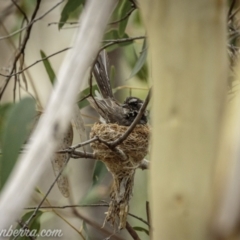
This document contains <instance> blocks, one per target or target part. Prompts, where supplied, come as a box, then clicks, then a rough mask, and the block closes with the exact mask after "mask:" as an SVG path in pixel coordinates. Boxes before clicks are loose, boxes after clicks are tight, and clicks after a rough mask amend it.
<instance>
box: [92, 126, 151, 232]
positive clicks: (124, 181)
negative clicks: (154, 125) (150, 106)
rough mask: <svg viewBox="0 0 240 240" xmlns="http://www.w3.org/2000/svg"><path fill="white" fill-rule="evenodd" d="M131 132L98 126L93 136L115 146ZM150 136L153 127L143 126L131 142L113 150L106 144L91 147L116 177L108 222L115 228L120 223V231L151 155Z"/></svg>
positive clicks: (127, 141)
mask: <svg viewBox="0 0 240 240" xmlns="http://www.w3.org/2000/svg"><path fill="white" fill-rule="evenodd" d="M127 129H128V127H126V126H121V125H118V124H102V123H95V124H94V125H93V127H92V129H91V133H90V136H91V138H93V137H95V136H98V137H99V138H100V139H102V140H104V141H106V142H111V141H114V140H116V139H118V138H119V137H120V136H121V135H122V134H124V133H125V132H126V130H127ZM149 134H150V131H149V127H148V126H147V125H140V124H139V125H137V126H136V127H135V128H134V130H133V131H132V132H131V134H130V135H129V136H128V137H127V139H125V140H124V141H123V142H122V143H121V144H119V145H118V146H117V147H116V148H114V149H110V148H109V147H108V146H107V145H106V144H104V143H102V142H99V141H95V142H92V143H91V147H92V148H93V150H94V153H95V155H96V158H97V159H99V160H101V161H102V162H104V163H105V165H106V167H107V168H108V170H109V172H111V174H112V176H113V185H112V189H111V193H110V199H111V201H110V204H109V209H108V212H107V216H106V219H105V222H106V221H109V222H110V223H112V224H113V225H115V223H116V222H117V221H119V224H118V227H119V229H122V228H125V226H126V219H127V214H128V210H129V200H130V198H131V196H132V189H133V183H134V174H135V170H136V168H137V167H138V166H139V164H140V163H141V161H142V160H143V158H144V157H145V156H146V155H147V152H148V143H149ZM105 222H104V223H105Z"/></svg>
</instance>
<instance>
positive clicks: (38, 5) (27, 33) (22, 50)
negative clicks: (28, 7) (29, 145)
mask: <svg viewBox="0 0 240 240" xmlns="http://www.w3.org/2000/svg"><path fill="white" fill-rule="evenodd" d="M40 3H41V0H37V4H36V7H35V9H34V11H33V14H32V17H31V21H34V18H35V17H36V15H37V12H38V10H39V7H40ZM32 26H33V25H32V24H31V25H30V24H29V26H28V28H27V30H26V33H25V36H24V39H23V42H22V44H21V46H20V49H19V51H18V53H17V55H16V56H15V58H14V61H13V65H12V69H11V71H10V74H9V75H10V76H9V77H8V78H7V79H6V80H5V85H4V86H3V88H2V89H1V93H0V100H1V98H2V96H3V93H4V91H5V89H6V87H7V85H8V83H9V81H10V79H11V75H12V74H13V72H14V71H15V69H16V65H17V61H18V60H19V58H20V57H21V55H22V54H24V51H25V47H26V45H27V42H28V39H29V37H30V33H31V30H32ZM0 39H1V38H0Z"/></svg>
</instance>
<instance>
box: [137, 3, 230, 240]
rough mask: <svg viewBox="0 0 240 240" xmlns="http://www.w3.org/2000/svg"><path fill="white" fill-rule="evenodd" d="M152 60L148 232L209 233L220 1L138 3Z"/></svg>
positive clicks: (165, 239)
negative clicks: (149, 217)
mask: <svg viewBox="0 0 240 240" xmlns="http://www.w3.org/2000/svg"><path fill="white" fill-rule="evenodd" d="M140 7H141V11H142V14H143V18H144V20H145V21H144V22H145V24H146V28H147V33H148V42H149V46H150V54H149V59H150V61H151V66H152V69H151V70H152V79H153V105H152V120H153V131H152V149H151V159H152V162H151V170H150V195H151V214H152V230H153V231H152V237H153V239H156V240H176V239H177V240H195V239H196V240H197V239H199V240H205V239H212V238H211V237H210V231H209V228H210V215H211V210H212V205H213V202H212V182H213V170H214V169H213V168H214V161H215V159H216V154H217V144H218V138H219V132H220V131H219V130H220V123H221V117H222V110H223V107H224V103H225V98H226V89H227V88H226V86H227V82H226V80H227V67H228V64H227V55H226V45H227V44H226V18H227V17H226V15H225V10H226V8H225V7H226V5H225V2H224V1H217V0H212V1H209V0H201V1H199V0H189V1H174V0H168V1H163V0H162V1H154V0H152V1H145V0H142V1H140Z"/></svg>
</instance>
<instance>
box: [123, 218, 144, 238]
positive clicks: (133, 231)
mask: <svg viewBox="0 0 240 240" xmlns="http://www.w3.org/2000/svg"><path fill="white" fill-rule="evenodd" d="M126 229H127V231H128V232H129V234H130V235H131V236H132V238H133V239H134V240H141V239H140V238H139V236H138V234H137V232H136V231H135V230H134V229H133V228H132V226H131V225H130V224H129V222H127V224H126Z"/></svg>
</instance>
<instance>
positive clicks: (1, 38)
mask: <svg viewBox="0 0 240 240" xmlns="http://www.w3.org/2000/svg"><path fill="white" fill-rule="evenodd" d="M64 1H65V0H62V1H60V2H59V3H57V4H56V5H54V6H53V7H52V8H50V9H49V10H48V11H47V12H45V13H44V14H43V15H41V16H40V17H38V18H36V19H34V20H31V22H30V23H29V24H28V25H27V26H25V27H22V28H20V29H18V30H16V31H15V32H13V33H10V34H8V35H6V36H3V37H0V40H3V39H6V38H10V37H12V36H14V35H16V34H18V33H20V32H22V31H23V30H25V29H28V28H29V27H31V26H32V25H33V24H34V23H35V22H37V21H39V20H41V19H43V18H44V17H45V16H46V15H47V14H48V13H50V12H51V11H53V10H54V9H55V8H56V7H58V6H59V5H60V4H62V3H63V2H64Z"/></svg>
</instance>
